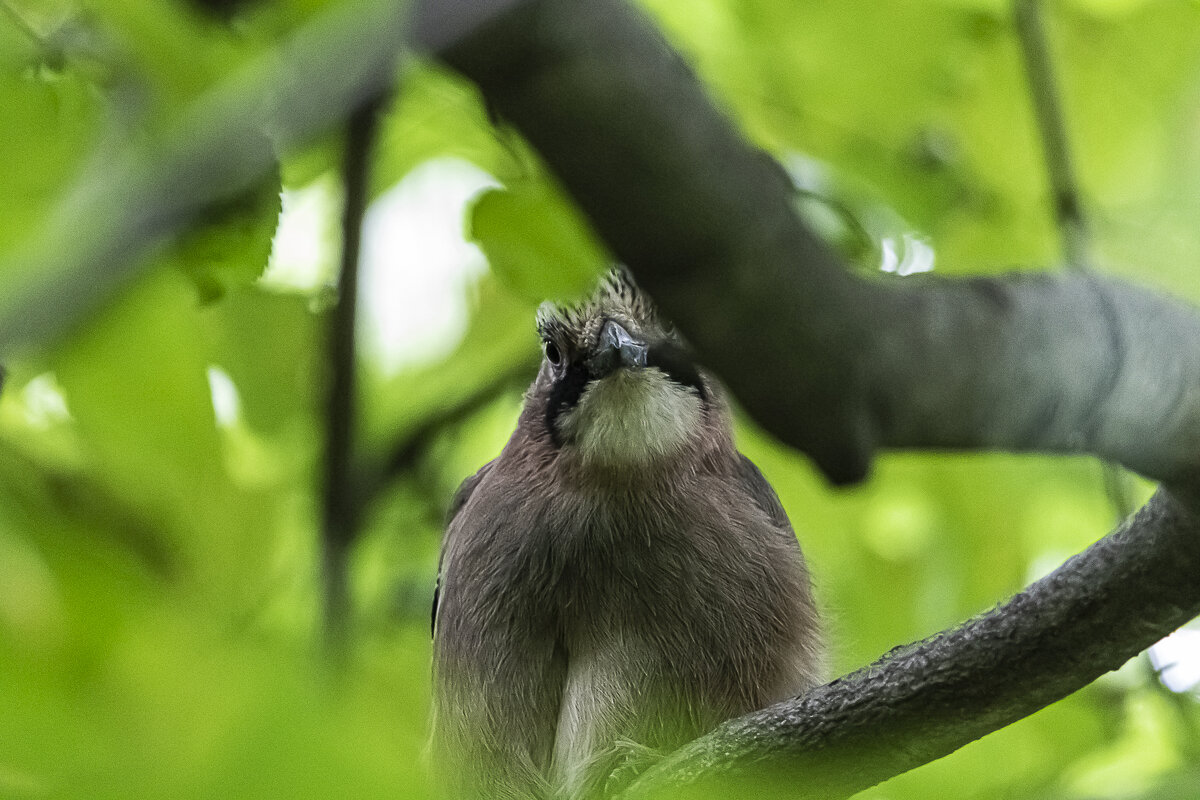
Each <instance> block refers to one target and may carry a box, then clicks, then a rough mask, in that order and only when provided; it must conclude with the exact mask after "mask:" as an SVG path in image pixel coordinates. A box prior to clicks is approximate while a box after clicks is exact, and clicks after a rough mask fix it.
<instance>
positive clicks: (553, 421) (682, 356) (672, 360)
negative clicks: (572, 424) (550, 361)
mask: <svg viewBox="0 0 1200 800" xmlns="http://www.w3.org/2000/svg"><path fill="white" fill-rule="evenodd" d="M646 366H647V367H655V368H656V369H658V370H661V371H662V373H663V374H664V375H666V376H667V378H668V379H670V380H671V381H672V382H673V383H677V384H679V385H680V386H685V387H688V388H690V389H694V390H695V391H696V394H697V395H698V396H699V397H700V399H701V400H708V390H706V389H705V388H704V379H703V378H701V377H700V371H699V370H698V369H696V362H694V361H693V360H692V359H691V356H690V355H689V354H688V352H687V351H686V350H684V349H683V348H681V347H678V346H676V345H673V344H666V343H664V344H658V345H655V346H654V347H651V348H649V349H648V350H647V351H646ZM593 380H595V377H594V376H593V375H592V374H591V373H590V372H589V371H588V368H587V367H586V366H585V365H584V364H583V363H582V362H575V363H572V364H569V365H568V366H567V368H566V370H565V371H564V373H563V376H562V377H561V378H559V379H558V380H557V381H555V382H554V386H553V387H552V388H551V389H550V399H549V401H548V402H547V404H546V429H547V430H549V431H550V437H551V439H552V440H553V441H554V444H555V446H558V447H561V446H562V441H561V439H560V438H559V434H558V417H559V415H560V414H562V413H563V412H564V411H567V410H569V409H572V408H574V407H575V406H576V405H578V404H579V399H580V398H581V397H583V392H584V390H586V389H587V386H588V384H589V383H591V382H592V381H593Z"/></svg>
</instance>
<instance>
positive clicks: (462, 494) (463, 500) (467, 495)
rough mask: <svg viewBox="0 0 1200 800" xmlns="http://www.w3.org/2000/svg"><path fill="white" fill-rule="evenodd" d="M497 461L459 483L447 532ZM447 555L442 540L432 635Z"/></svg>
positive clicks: (430, 631)
mask: <svg viewBox="0 0 1200 800" xmlns="http://www.w3.org/2000/svg"><path fill="white" fill-rule="evenodd" d="M495 463H496V460H495V459H492V460H491V461H489V462H488V463H486V464H484V465H483V466H482V467H480V468H479V471H478V472H476V473H475V474H474V475H472V476H471V477H469V478H467V479H466V480H464V481H463V482H462V483H461V484H460V485H459V487H458V491H456V492H455V493H454V497H453V498H451V500H450V508H449V510H447V512H446V525H445V527H446V531H447V532H449V530H450V523H451V522H453V521H454V518H455V517H456V516H457V515H458V512H459V511H462V507H463V506H465V505H466V504H467V501H468V500H470V499H471V493H472V492H474V491H475V487H476V486H478V485H479V482H480V481H481V480H483V478H484V476H486V475H487V474H488V471H489V470H491V468H492V464H495ZM445 555H446V542H445V541H443V542H442V552H441V555H439V556H438V574H437V581H436V582H435V583H434V585H433V608H432V609H431V610H430V613H429V635H430V636H433V635H434V633H435V632H436V631H437V612H438V595H439V593H440V592H441V589H442V559H443V558H444V557H445Z"/></svg>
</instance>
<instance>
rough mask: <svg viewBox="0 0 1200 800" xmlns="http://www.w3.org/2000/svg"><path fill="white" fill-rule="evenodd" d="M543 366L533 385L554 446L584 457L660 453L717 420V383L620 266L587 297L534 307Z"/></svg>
mask: <svg viewBox="0 0 1200 800" xmlns="http://www.w3.org/2000/svg"><path fill="white" fill-rule="evenodd" d="M537 326H538V333H539V334H540V335H541V337H542V351H543V358H542V366H541V370H540V371H539V373H538V377H537V380H536V381H535V382H534V384H533V387H532V388H531V390H530V396H529V401H530V404H531V406H533V407H535V408H537V409H538V410H544V414H542V415H540V416H541V420H538V419H536V418H535V419H534V420H532V422H533V423H534V424H540V422H541V421H543V420H544V424H545V433H546V435H547V436H548V438H549V439H550V441H551V442H552V443H553V446H554V447H556V448H559V449H561V450H563V451H569V452H570V453H571V454H572V455H574V456H575V457H577V458H578V459H579V461H580V462H581V463H583V464H585V465H594V466H601V467H616V468H620V467H636V466H641V465H650V464H653V463H655V462H661V461H662V460H664V459H669V458H671V457H673V456H676V455H678V454H680V453H681V452H682V451H683V450H684V449H686V448H687V447H688V446H689V444H694V442H695V441H696V439H697V437H699V436H702V435H703V433H704V431H705V430H706V428H708V427H709V426H711V425H713V424H719V423H718V422H717V419H716V415H715V414H714V411H719V407H720V404H719V403H718V402H717V400H716V398H715V397H714V395H715V393H716V391H717V388H716V385H715V384H714V383H713V381H712V380H711V379H710V378H708V377H707V376H706V375H705V374H704V372H703V371H701V370H700V368H699V367H698V366H697V365H696V363H695V361H694V360H693V358H692V356H691V354H690V352H689V351H688V349H687V348H686V346H685V345H684V343H683V342H682V340H681V339H680V338H679V336H678V335H677V334H676V333H675V332H674V330H673V329H672V328H671V326H670V325H669V324H667V323H666V322H665V321H663V320H662V319H660V318H659V316H658V314H657V313H656V311H655V309H654V307H653V306H652V305H651V303H650V300H649V298H648V297H646V295H645V294H643V293H642V292H641V291H640V290H639V289H638V288H637V286H636V285H635V284H634V283H633V280H632V278H631V277H630V276H629V274H628V273H627V272H625V271H624V270H613V271H612V272H610V273H609V274H608V276H607V277H606V278H605V279H604V280H603V281H602V282H601V285H600V287H599V289H598V290H597V291H596V293H595V294H594V295H593V296H592V297H591V298H590V299H588V300H587V301H585V302H583V303H581V304H579V305H577V306H571V307H562V306H555V305H552V304H550V303H546V304H543V305H542V307H541V308H540V309H539V310H538V320H537Z"/></svg>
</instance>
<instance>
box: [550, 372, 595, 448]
mask: <svg viewBox="0 0 1200 800" xmlns="http://www.w3.org/2000/svg"><path fill="white" fill-rule="evenodd" d="M591 380H592V376H591V374H590V373H589V372H588V369H587V367H585V366H584V365H583V364H582V363H580V362H576V363H574V364H568V365H567V369H566V372H564V373H563V376H562V377H561V378H559V379H558V380H557V381H555V382H554V386H553V388H551V389H550V401H549V402H548V403H547V404H546V429H547V430H549V431H550V438H551V439H553V440H554V444H555V445H556V446H559V447H561V446H562V442H561V441H560V440H559V437H558V424H557V423H558V415H559V414H561V413H562V412H564V411H566V410H567V409H569V408H574V407H575V406H576V405H577V404H578V403H579V398H581V397H583V390H584V389H586V388H587V385H588V384H589V383H590V382H591Z"/></svg>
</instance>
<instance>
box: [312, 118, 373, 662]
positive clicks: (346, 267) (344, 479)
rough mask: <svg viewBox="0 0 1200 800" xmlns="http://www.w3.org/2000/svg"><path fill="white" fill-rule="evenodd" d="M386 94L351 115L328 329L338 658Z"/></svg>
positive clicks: (346, 603) (326, 530)
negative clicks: (370, 212)
mask: <svg viewBox="0 0 1200 800" xmlns="http://www.w3.org/2000/svg"><path fill="white" fill-rule="evenodd" d="M379 106H380V101H379V100H371V101H369V102H367V103H366V104H364V105H363V106H362V107H361V108H359V109H358V110H356V111H355V112H354V113H353V114H351V115H350V121H349V124H348V125H347V129H346V149H345V158H344V160H343V164H342V181H343V184H344V187H345V202H344V205H343V208H342V260H341V270H340V272H339V273H338V302H337V306H336V307H335V309H334V313H333V319H332V320H331V324H330V331H329V364H330V380H329V396H328V403H327V406H326V439H325V484H324V495H323V511H324V513H323V523H324V524H323V525H322V527H321V553H322V574H323V577H324V590H325V591H324V599H325V618H324V625H325V644H326V648H327V650H328V652H329V653H330V654H331V655H332V656H333V657H334V658H341V657H343V656H344V655H345V653H346V649H347V645H348V638H347V633H348V626H349V620H350V614H351V607H350V593H349V585H348V581H347V574H346V570H347V563H346V560H347V556H348V555H349V552H350V547H351V545H352V544H353V543H354V538H355V535H356V534H357V532H358V523H359V516H360V514H359V506H358V503H357V499H358V498H357V495H356V492H355V470H354V456H355V453H354V432H355V429H356V423H357V419H358V414H357V405H358V404H357V393H358V381H357V377H356V376H357V350H356V348H355V329H356V327H357V319H358V261H359V249H360V247H359V245H360V242H361V237H362V220H363V214H364V213H365V212H366V210H367V202H368V200H369V197H370V165H371V154H372V152H373V151H374V143H375V135H376V133H377V130H378V126H379Z"/></svg>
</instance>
